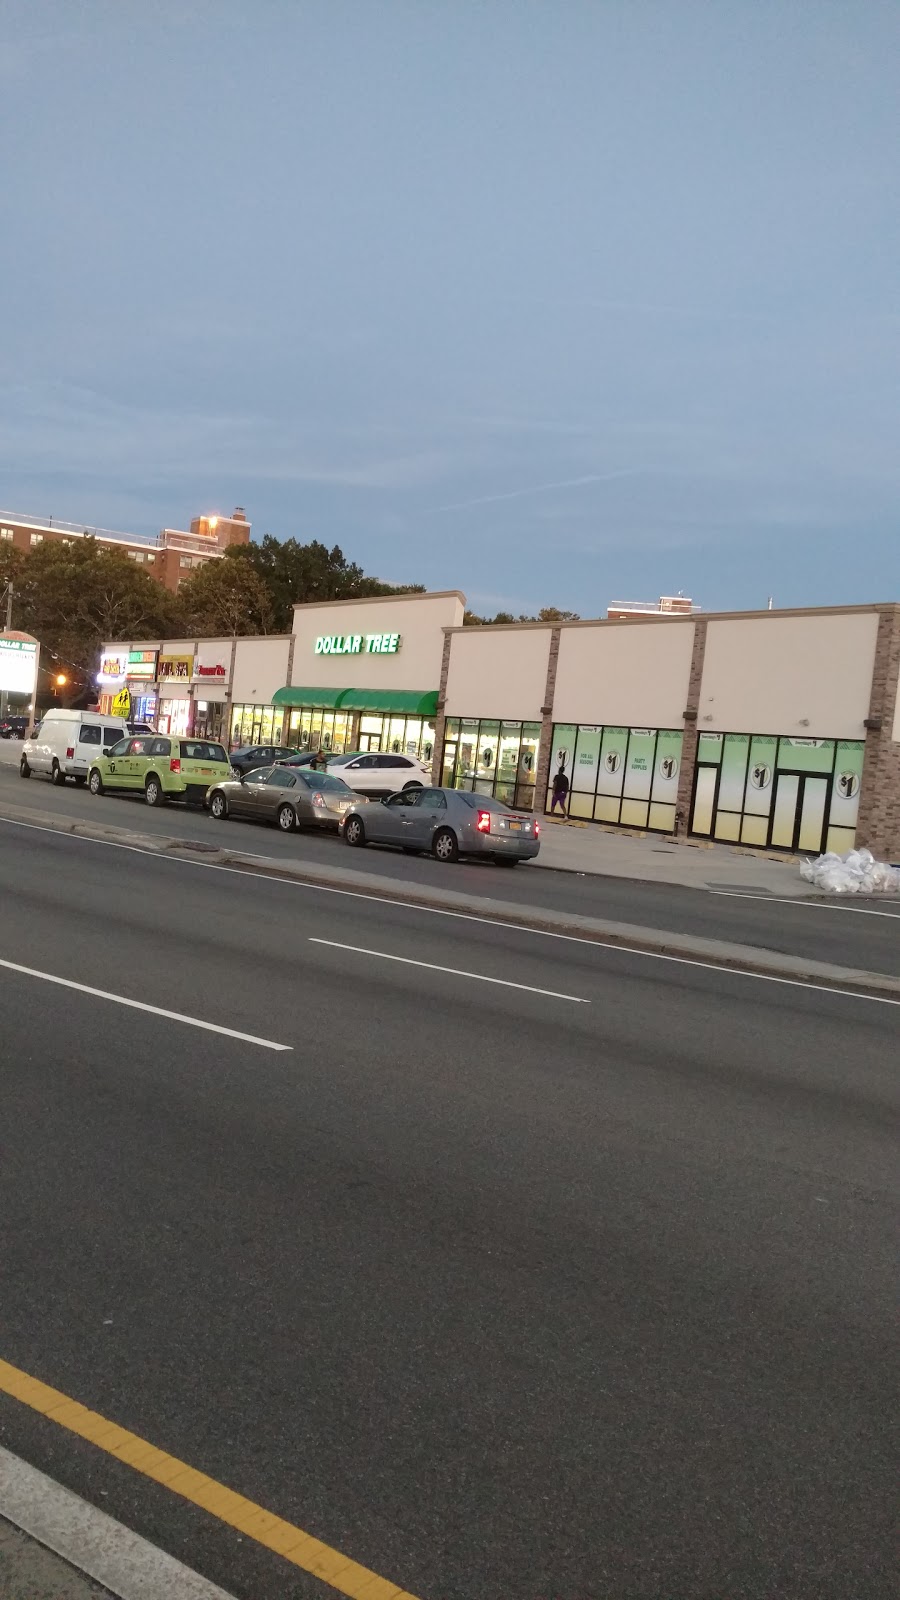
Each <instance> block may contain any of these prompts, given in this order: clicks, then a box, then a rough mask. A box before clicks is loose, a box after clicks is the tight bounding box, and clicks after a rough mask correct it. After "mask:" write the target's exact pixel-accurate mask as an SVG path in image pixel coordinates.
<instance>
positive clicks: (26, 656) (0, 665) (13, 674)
mask: <svg viewBox="0 0 900 1600" xmlns="http://www.w3.org/2000/svg"><path fill="white" fill-rule="evenodd" d="M36 676H37V645H36V644H35V643H34V641H33V640H32V639H6V638H2V637H0V692H2V693H3V694H27V695H30V696H31V697H32V698H33V696H34V684H35V678H36Z"/></svg>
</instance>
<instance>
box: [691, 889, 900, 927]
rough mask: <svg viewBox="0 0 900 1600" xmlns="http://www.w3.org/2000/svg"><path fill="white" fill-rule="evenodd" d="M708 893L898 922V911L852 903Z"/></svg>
mask: <svg viewBox="0 0 900 1600" xmlns="http://www.w3.org/2000/svg"><path fill="white" fill-rule="evenodd" d="M709 893H710V894H716V895H718V896H719V898H720V899H721V900H760V901H761V902H762V904H763V905H765V906H801V907H802V909H803V910H804V911H853V912H854V913H855V914H856V916H858V917H890V918H892V919H893V920H894V921H895V922H897V921H898V920H900V910H898V911H876V910H875V908H874V907H873V906H857V905H854V904H853V902H852V901H851V902H850V904H849V905H848V904H847V902H846V901H842V902H841V903H840V904H839V905H832V904H831V903H830V902H826V901H824V900H791V899H789V898H787V897H786V896H779V895H775V894H749V893H748V891H747V890H746V889H710V890H709Z"/></svg>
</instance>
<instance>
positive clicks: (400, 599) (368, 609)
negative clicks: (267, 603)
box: [235, 591, 465, 698]
mask: <svg viewBox="0 0 900 1600" xmlns="http://www.w3.org/2000/svg"><path fill="white" fill-rule="evenodd" d="M464 610H465V601H464V598H463V596H462V595H460V594H457V593H456V592H455V591H452V592H451V593H449V594H418V595H386V596H384V598H383V599H378V600H341V601H336V602H333V603H331V604H327V605H321V606H296V607H295V608H294V628H293V631H294V639H295V644H294V664H293V668H292V671H291V683H292V684H301V685H309V686H310V687H316V688H323V687H326V688H340V689H421V690H423V691H424V690H428V689H437V688H438V687H439V686H440V681H441V658H442V655H443V650H444V633H443V630H444V628H452V627H459V626H460V625H461V623H462V619H463V612H464ZM369 633H399V635H400V648H399V649H398V651H397V653H396V655H372V654H367V653H363V654H360V655H316V648H315V646H316V640H317V639H318V638H319V637H321V636H323V635H330V634H341V635H343V636H346V635H348V634H359V635H361V636H363V637H365V635H366V634H369ZM286 681H287V680H286V679H282V682H283V683H284V682H286ZM235 698H237V697H236V696H235Z"/></svg>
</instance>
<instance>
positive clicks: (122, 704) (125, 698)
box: [112, 689, 131, 717]
mask: <svg viewBox="0 0 900 1600" xmlns="http://www.w3.org/2000/svg"><path fill="white" fill-rule="evenodd" d="M112 714H113V716H114V717H130V716H131V695H130V694H129V693H128V690H127V689H120V690H119V692H118V694H117V695H116V697H115V699H114V700H113V703H112Z"/></svg>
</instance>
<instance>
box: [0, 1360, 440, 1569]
mask: <svg viewBox="0 0 900 1600" xmlns="http://www.w3.org/2000/svg"><path fill="white" fill-rule="evenodd" d="M0 1393H3V1394H8V1395H11V1396H12V1398H13V1399H14V1400H20V1401H21V1402H22V1404H23V1405H26V1406H30V1407H31V1410H32V1411H39V1412H40V1414H41V1416H43V1417H49V1419H50V1421H51V1422H57V1423H59V1426H60V1427H61V1428H68V1430H69V1432H70V1433H77V1434H78V1435H79V1436H80V1437H81V1438H82V1439H87V1440H89V1441H90V1443H91V1444H94V1445H96V1446H97V1448H98V1449H100V1450H105V1451H106V1454H107V1455H110V1456H114V1457H115V1459H116V1460H117V1461H124V1462H125V1463H126V1464H127V1465H128V1466H129V1467H133V1468H134V1470H135V1471H136V1472H140V1473H143V1475H144V1477H145V1478H153V1479H154V1481H155V1482H156V1483H161V1484H164V1485H165V1487H166V1488H167V1489H171V1490H172V1492H173V1494H178V1495H181V1497H182V1499H183V1500H190V1502H191V1503H192V1505H195V1506H200V1508H201V1509H202V1510H203V1511H208V1512H210V1513H211V1514H212V1516H214V1517H217V1518H218V1519H219V1521H220V1522H226V1523H227V1524H228V1526H229V1527H230V1528H237V1530H238V1532H239V1533H243V1534H246V1535H247V1537H248V1538H250V1539H255V1540H256V1542H257V1544H261V1545H265V1547H266V1549H267V1550H274V1552H275V1554H276V1555H279V1556H283V1557H284V1559H285V1561H290V1562H292V1563H293V1565H294V1566H295V1567H300V1568H301V1569H302V1570H303V1571H304V1572H309V1573H311V1575H312V1576H313V1577H315V1578H320V1579H321V1580H322V1582H323V1583H328V1584H330V1585H331V1587H332V1588H333V1589H335V1590H337V1593H338V1594H343V1595H346V1596H347V1597H348V1600H415V1596H414V1595H411V1594H409V1593H408V1592H407V1591H406V1590H405V1589H400V1588H399V1587H398V1586H397V1584H396V1583H390V1582H389V1581H388V1579H387V1578H379V1577H378V1574H377V1573H375V1572H371V1571H370V1570H369V1568H368V1567H362V1566H360V1564H359V1562H358V1561H351V1560H350V1558H349V1556H344V1555H341V1552H340V1551H339V1550H333V1549H332V1548H331V1546H330V1545H327V1544H323V1543H322V1541H321V1539H314V1538H313V1537H312V1535H311V1534H309V1533H304V1532H303V1529H302V1528H296V1527H295V1526H294V1524H293V1523H291V1522H284V1521H283V1520H282V1518H281V1517H276V1516H274V1515H273V1514H272V1512H270V1511H266V1510H265V1509H264V1508H263V1507H262V1506H258V1505H255V1504H254V1502H253V1501H252V1500H247V1499H245V1498H244V1496H243V1495H242V1494H235V1492H234V1490H233V1489H227V1488H226V1487H225V1485H224V1484H222V1483H217V1482H216V1480H215V1479H214V1478H208V1477H207V1476H206V1473H205V1472H196V1471H195V1470H194V1468H193V1467H189V1466H188V1464H187V1462H185V1461H179V1460H178V1458H177V1456H170V1455H168V1454H167V1453H166V1451H165V1450H157V1448H156V1446H155V1445H152V1444H148V1442H147V1440H146V1439H141V1438H139V1437H138V1435H137V1434H136V1433H129V1431H128V1429H127V1428H120V1427H118V1426H117V1425H116V1423H114V1422H110V1421H109V1420H108V1419H107V1418H106V1417H101V1416H100V1415H99V1414H98V1412H96V1411H89V1410H88V1408H87V1406H83V1405H81V1404H79V1402H78V1401H77V1400H72V1399H70V1397H69V1396H68V1395H66V1394H61V1393H60V1391H59V1390H58V1389H51V1388H50V1386H49V1384H46V1383H41V1381H40V1379H39V1378H32V1377H30V1376H29V1374H28V1373H27V1372H22V1371H21V1370H20V1368H19V1367H13V1366H10V1364H9V1362H8V1361H3V1360H2V1359H0Z"/></svg>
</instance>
